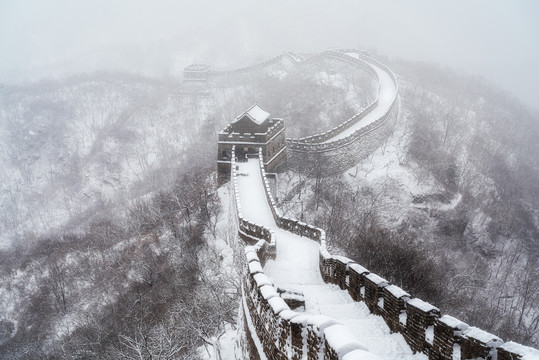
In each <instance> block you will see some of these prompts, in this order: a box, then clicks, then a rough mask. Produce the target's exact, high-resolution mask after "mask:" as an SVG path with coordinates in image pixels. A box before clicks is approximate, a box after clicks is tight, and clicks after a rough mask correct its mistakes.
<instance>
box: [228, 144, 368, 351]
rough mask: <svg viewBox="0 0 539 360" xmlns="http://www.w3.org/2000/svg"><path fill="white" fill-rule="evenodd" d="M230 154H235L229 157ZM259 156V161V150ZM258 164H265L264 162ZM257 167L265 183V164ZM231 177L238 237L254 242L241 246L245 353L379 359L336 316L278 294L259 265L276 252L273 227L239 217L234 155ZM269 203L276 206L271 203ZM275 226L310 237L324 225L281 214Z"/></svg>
mask: <svg viewBox="0 0 539 360" xmlns="http://www.w3.org/2000/svg"><path fill="white" fill-rule="evenodd" d="M233 152H234V149H233ZM234 155H235V154H234V153H233V154H232V158H233V159H234ZM259 156H260V158H261V160H262V154H261V153H260V155H259ZM260 164H263V161H261V162H260ZM260 171H261V172H262V174H263V176H264V177H263V178H264V180H265V184H266V188H268V186H269V185H268V182H267V179H266V177H265V172H264V166H263V165H261V167H260ZM231 180H232V187H233V191H232V192H231V194H232V196H233V199H232V202H233V204H234V205H235V208H236V213H237V218H238V223H239V236H240V237H241V238H242V239H243V240H244V241H245V242H247V243H248V244H252V245H248V246H246V247H245V248H244V269H243V278H242V315H243V318H244V320H245V321H244V322H245V325H244V328H245V332H246V334H247V336H246V337H247V341H246V344H244V346H243V351H244V354H243V356H244V358H251V359H252V358H259V359H264V358H267V359H283V360H284V359H298V360H299V359H305V358H306V359H328V360H339V359H346V360H359V359H366V360H369V359H372V360H374V359H378V357H377V356H375V355H373V354H372V353H370V352H368V351H367V350H366V348H365V347H364V346H363V345H361V344H360V343H359V342H358V341H357V340H355V338H354V337H353V336H352V335H351V334H350V333H349V331H348V329H347V328H346V327H344V326H343V325H341V324H339V323H338V322H337V321H336V320H334V319H332V318H329V317H327V316H322V315H314V314H308V313H301V312H296V311H292V310H291V309H290V307H289V306H288V305H287V303H286V302H285V300H283V299H282V298H281V297H280V296H279V294H278V292H277V290H276V289H275V287H274V286H273V284H272V283H271V281H270V280H269V279H268V277H267V276H266V275H264V270H263V269H262V267H263V265H264V263H265V261H266V260H267V259H269V258H272V257H274V256H275V236H274V234H273V233H272V232H271V230H269V229H267V228H265V227H263V226H260V225H257V224H254V223H250V222H249V221H247V220H245V219H244V218H243V212H242V209H241V203H240V201H239V192H238V183H237V174H236V164H235V160H233V162H232V174H231ZM272 208H273V211H276V210H275V207H272ZM279 226H280V227H284V228H287V229H290V230H291V231H293V232H296V233H298V234H299V233H301V234H303V235H305V236H309V237H310V238H317V239H319V240H323V238H324V231H323V230H321V229H318V228H315V227H312V226H309V225H307V224H303V223H298V222H296V221H294V220H291V219H286V218H282V217H281V222H280V223H279Z"/></svg>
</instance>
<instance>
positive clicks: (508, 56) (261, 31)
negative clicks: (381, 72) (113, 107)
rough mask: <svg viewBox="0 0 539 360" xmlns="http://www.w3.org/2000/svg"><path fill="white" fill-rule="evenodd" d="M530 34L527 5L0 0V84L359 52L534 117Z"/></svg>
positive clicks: (531, 8)
mask: <svg viewBox="0 0 539 360" xmlns="http://www.w3.org/2000/svg"><path fill="white" fill-rule="evenodd" d="M538 35H539V2H538V1H534V0H528V1H525V0H518V1H500V0H490V1H488V0H477V1H475V0H471V1H429V0H410V1H387V0H378V1H372V0H370V1H363V0H361V1H360V0H354V1H353V0H340V1H330V0H324V1H322V0H301V1H284V0H271V1H270V0H267V1H262V0H236V1H230V0H199V1H172V0H159V1H142V0H92V1H76V0H0V49H1V56H0V82H13V81H29V80H30V81H32V80H38V79H39V78H41V77H46V76H59V75H60V76H63V75H68V74H70V73H76V72H82V71H93V70H96V69H101V68H110V69H116V70H118V69H122V70H127V71H135V72H140V73H144V74H147V75H152V76H153V75H167V74H175V73H177V72H178V69H180V68H181V67H182V66H183V65H184V63H185V62H186V61H188V60H195V59H196V57H197V56H198V55H197V54H199V53H203V52H204V51H205V52H206V53H209V52H208V51H209V50H215V49H221V50H222V49H227V48H229V49H231V51H236V52H252V53H254V54H265V55H276V54H278V53H280V52H281V51H283V50H293V51H302V50H303V51H309V50H310V51H313V50H314V51H316V50H321V49H324V48H326V47H335V46H337V47H363V48H367V49H373V48H375V49H376V50H377V51H378V52H379V53H381V54H385V55H389V56H394V57H400V58H405V59H411V60H422V61H432V62H436V63H440V64H444V65H448V66H451V67H453V68H456V69H457V70H463V71H465V72H467V73H470V74H479V75H482V76H484V77H486V78H487V79H489V80H491V81H492V82H493V83H495V84H497V85H499V86H501V87H502V88H504V89H506V90H508V91H510V92H512V93H513V94H514V95H516V96H517V97H519V98H521V99H522V100H523V101H524V102H525V103H527V104H528V105H531V106H533V107H535V108H539V105H537V103H536V100H535V98H536V96H537V95H539V70H537V69H536V68H535V67H536V65H537V64H539V46H538V44H539V41H538V40H537V37H538ZM183 52H185V53H183ZM189 56H191V57H192V59H187V58H188V57H189ZM218 58H219V56H215V57H214V58H213V59H207V58H206V59H203V60H210V63H212V64H214V65H215V64H219V63H220V61H219V59H218ZM211 60H214V61H211Z"/></svg>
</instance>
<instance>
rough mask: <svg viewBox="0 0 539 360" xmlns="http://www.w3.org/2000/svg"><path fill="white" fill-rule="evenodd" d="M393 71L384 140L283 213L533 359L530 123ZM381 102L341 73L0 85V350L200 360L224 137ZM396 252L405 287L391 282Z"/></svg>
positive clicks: (220, 237)
mask: <svg viewBox="0 0 539 360" xmlns="http://www.w3.org/2000/svg"><path fill="white" fill-rule="evenodd" d="M391 65H392V67H393V68H394V70H395V72H396V73H397V74H398V75H400V80H401V89H402V90H401V100H400V114H401V116H400V118H399V121H398V123H397V125H396V128H395V131H394V133H393V134H392V136H391V137H390V138H389V139H388V140H387V142H386V143H384V144H382V145H381V147H380V148H379V149H378V150H377V151H376V152H375V153H373V155H372V156H371V157H369V158H367V159H366V160H364V161H361V162H360V163H358V165H357V166H356V167H354V168H352V169H350V170H348V171H347V172H346V173H345V174H343V175H335V176H331V177H328V178H324V179H322V181H321V182H320V183H318V184H317V181H316V179H309V178H308V177H306V176H305V175H304V174H295V173H292V172H287V173H284V174H281V175H279V177H278V186H279V191H280V194H279V195H280V196H279V198H280V199H286V200H288V202H287V203H284V202H283V203H282V206H283V208H284V210H285V211H287V212H289V213H295V214H296V215H297V217H300V216H304V217H305V218H306V219H309V220H312V221H313V222H314V223H316V224H319V225H320V226H322V227H323V228H325V229H327V231H328V236H329V239H330V243H331V244H332V245H333V246H334V248H335V249H336V250H337V251H341V252H342V253H345V254H347V255H349V256H351V257H353V258H356V259H357V260H358V261H360V262H361V261H365V262H369V263H368V264H367V263H366V264H365V265H366V266H369V267H372V268H373V270H376V271H378V272H379V273H380V274H382V275H383V276H386V277H387V278H388V279H390V280H392V281H393V282H394V283H397V284H402V286H403V287H404V288H406V289H407V290H409V291H413V292H414V295H416V296H421V297H423V298H425V300H429V301H432V302H433V303H436V304H437V305H438V306H440V307H442V308H443V309H444V310H447V311H448V312H450V313H452V314H454V315H455V316H458V317H461V318H462V319H463V320H466V321H468V322H470V323H471V324H476V325H478V326H481V327H482V328H484V329H486V330H490V331H492V332H495V333H497V334H498V335H500V336H502V337H504V338H508V339H515V340H517V341H519V342H522V343H527V344H532V345H535V346H537V344H538V341H539V340H538V339H537V338H536V334H537V328H538V326H539V314H538V313H537V309H538V308H539V306H538V301H539V299H538V296H539V294H538V293H537V289H538V288H539V286H538V284H537V274H538V264H537V261H536V259H537V254H538V253H539V249H538V246H537V241H536V239H537V238H538V224H539V221H538V213H537V211H538V209H539V204H538V201H539V200H538V199H539V196H537V195H539V185H537V181H536V180H537V178H539V163H538V162H539V146H538V144H537V141H536V140H537V139H538V138H539V136H538V135H539V124H538V121H537V117H536V116H534V115H532V114H530V113H528V112H527V110H526V109H524V108H523V107H522V106H521V105H519V104H518V102H516V101H515V100H513V99H511V98H509V97H507V96H506V95H504V94H503V93H502V92H500V91H498V90H496V89H493V88H492V87H490V86H489V85H488V84H486V83H485V82H484V81H482V80H479V79H475V78H470V77H466V76H461V75H458V74H455V73H453V72H451V71H447V70H444V69H440V68H438V67H435V66H431V65H426V64H418V63H409V62H403V61H394V63H393V64H391ZM374 88H375V87H374V86H373V84H372V83H371V82H370V81H369V80H368V77H366V76H361V75H360V76H352V75H351V74H350V73H349V72H347V70H346V69H345V68H334V69H331V71H325V70H319V71H315V72H310V73H307V72H302V71H294V70H293V69H290V68H287V67H286V66H284V67H282V68H272V69H270V70H268V71H261V72H259V73H257V74H255V75H254V76H252V77H251V78H250V79H249V82H248V83H235V84H231V85H229V86H223V87H219V88H214V89H211V90H209V91H205V92H203V93H197V94H192V93H189V92H185V91H182V89H181V86H180V84H179V83H178V82H177V81H175V80H173V79H167V80H156V79H149V78H144V77H139V76H133V75H128V74H120V73H93V74H86V75H80V76H76V77H71V78H68V79H65V80H58V81H44V82H41V83H36V84H32V85H28V86H24V87H14V86H3V87H1V88H0V147H1V151H0V154H2V155H1V156H2V159H1V164H2V167H3V169H5V171H3V172H2V174H0V176H1V178H0V180H1V182H0V183H2V189H1V190H2V191H1V199H0V206H1V207H2V211H1V215H0V233H1V234H2V237H1V239H2V242H1V244H2V252H1V253H0V256H1V257H2V262H1V263H2V267H1V274H2V275H1V276H2V277H1V284H2V285H1V288H0V304H2V308H3V309H5V310H3V312H2V314H1V315H0V354H1V355H2V356H3V357H5V358H10V357H11V358H29V359H30V358H36V357H37V356H45V355H46V356H51V357H55V356H56V357H58V358H71V356H72V355H73V354H76V355H77V356H78V357H80V358H84V357H85V356H90V357H95V356H98V357H100V358H118V356H120V354H123V355H122V356H124V355H125V356H128V355H133V354H136V353H137V351H142V350H141V349H144V350H143V351H147V352H149V353H154V352H159V351H165V350H166V351H167V352H168V353H169V354H171V356H176V357H177V358H189V359H193V358H196V357H197V356H199V355H200V349H203V348H204V346H206V347H218V344H217V343H216V341H215V340H216V337H218V336H220V335H223V334H224V330H225V328H226V327H227V326H230V324H234V322H235V319H234V312H235V310H236V309H235V307H236V300H237V294H238V284H237V280H235V279H236V277H235V274H234V271H233V270H234V267H233V266H232V263H230V262H231V261H232V259H233V256H232V254H231V253H232V250H231V249H230V248H229V247H228V244H227V239H228V238H227V235H226V234H227V233H228V232H229V231H228V228H227V226H228V225H227V220H228V219H227V216H226V213H227V203H226V202H227V201H228V199H227V196H226V194H225V189H223V188H221V189H219V190H218V189H217V186H216V183H215V172H214V170H215V169H214V168H215V166H214V161H215V154H216V138H217V137H216V133H217V131H218V130H219V129H221V128H222V127H223V126H224V124H226V123H227V122H229V121H230V120H231V119H233V118H234V116H236V115H238V114H239V113H241V112H242V111H243V110H245V109H246V108H247V107H249V106H250V105H252V103H254V102H258V103H259V104H260V105H261V106H262V107H264V108H265V109H267V110H268V111H269V112H271V114H272V116H276V117H282V118H284V119H285V121H286V126H287V135H288V136H306V135H310V134H312V133H313V132H319V131H324V130H327V129H329V128H331V127H333V126H335V125H337V124H339V123H340V122H342V121H343V120H345V119H347V118H348V117H350V116H351V115H352V114H354V113H355V112H357V110H358V108H360V107H361V106H364V105H366V104H368V103H369V100H371V99H372V93H373V91H374ZM313 130H316V131H313ZM218 195H220V196H218ZM300 204H301V206H300ZM302 211H303V213H302ZM358 219H359V220H360V221H358ZM367 239H369V240H370V241H371V242H370V243H369V242H366V240H367ZM399 242H400V243H399ZM392 244H397V245H396V246H390V245H392ZM384 248H385V250H387V252H385V253H384V252H380V251H378V250H379V249H384ZM365 249H368V250H369V251H365ZM378 253H380V254H382V258H376V257H375V256H374V255H375V254H378ZM389 254H390V255H392V256H394V257H395V259H405V260H406V259H407V260H408V261H403V262H402V263H403V264H402V268H400V270H404V271H400V273H399V272H395V269H393V270H392V269H389V268H388V267H384V266H383V265H384V262H383V261H382V260H383V256H385V255H389ZM366 255H371V256H370V257H368V256H366ZM362 256H363V258H362ZM376 263H377V264H378V266H380V270H378V269H376V266H377V265H376ZM225 265H226V266H225ZM419 265H421V266H419ZM225 268H226V269H227V271H225V272H223V271H222V269H225ZM384 271H388V273H384ZM390 271H394V272H393V273H391V272H390ZM405 271H406V272H405ZM217 274H219V276H217ZM403 274H407V276H408V278H406V277H405V276H403ZM399 276H400V277H399ZM409 284H415V285H416V286H415V288H409V287H408V285H409ZM186 294H189V296H186ZM222 299H226V301H222ZM206 314H212V316H210V317H208V316H206ZM485 314H489V316H488V317H486V316H485ZM492 314H495V316H492ZM492 318H494V319H495V321H491V320H492ZM171 319H174V321H172V320H171ZM215 319H217V320H215ZM164 334H165V335H166V336H165V335H164ZM141 339H151V341H148V342H147V343H146V344H145V345H144V346H143V345H142V344H143V343H144V341H142V340H141ZM164 349H165V350H164Z"/></svg>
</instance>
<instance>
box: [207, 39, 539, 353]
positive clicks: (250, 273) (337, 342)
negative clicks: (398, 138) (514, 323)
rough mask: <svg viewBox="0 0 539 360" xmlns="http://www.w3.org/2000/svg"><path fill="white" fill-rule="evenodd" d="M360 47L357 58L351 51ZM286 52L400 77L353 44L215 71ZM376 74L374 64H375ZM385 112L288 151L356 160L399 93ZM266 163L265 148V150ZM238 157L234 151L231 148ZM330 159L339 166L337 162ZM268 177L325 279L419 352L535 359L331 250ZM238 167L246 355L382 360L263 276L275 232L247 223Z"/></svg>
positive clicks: (286, 224) (346, 163)
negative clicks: (312, 244)
mask: <svg viewBox="0 0 539 360" xmlns="http://www.w3.org/2000/svg"><path fill="white" fill-rule="evenodd" d="M351 52H354V53H356V54H358V58H357V59H356V58H353V57H351V56H349V55H347V53H351ZM283 57H287V58H289V59H291V60H292V62H293V63H295V64H297V65H306V64H310V63H314V62H317V61H322V60H324V59H337V60H338V61H345V62H347V63H350V64H353V65H356V66H360V67H362V68H363V69H365V68H367V71H369V68H370V69H371V70H372V67H369V65H368V62H371V63H374V64H375V65H376V66H378V67H380V68H382V69H384V71H386V72H387V73H388V74H390V76H391V79H392V81H393V83H394V84H395V87H396V89H397V94H398V82H397V80H396V77H395V75H394V74H393V73H392V72H391V70H390V69H389V68H387V67H386V66H385V65H383V64H381V63H380V62H378V61H376V60H375V59H372V58H370V57H368V56H367V55H365V54H363V53H359V52H358V51H357V50H354V49H342V50H339V51H335V50H327V51H324V52H322V53H320V54H317V55H315V56H312V57H310V58H308V59H306V60H305V59H303V58H302V57H301V56H299V55H296V54H294V53H285V54H283V55H279V56H277V57H274V58H272V59H269V60H267V61H265V62H263V63H260V64H255V65H252V66H248V67H244V68H240V69H235V70H229V71H213V72H212V76H226V75H236V74H245V73H249V72H250V71H255V70H259V69H262V68H264V67H267V66H270V65H272V64H275V63H277V62H279V61H281V60H282V59H283ZM369 73H371V74H372V75H373V76H375V77H377V74H376V72H375V71H374V70H372V71H369ZM397 94H396V95H395V98H394V99H393V101H392V102H391V104H390V106H389V107H388V108H387V109H385V111H384V112H383V114H382V115H381V116H380V117H379V118H377V119H376V121H374V122H372V123H371V124H370V125H368V126H366V127H362V128H360V129H358V130H357V131H355V132H354V133H352V134H350V135H349V136H346V137H342V138H340V139H338V140H335V141H331V139H332V138H333V137H335V136H337V135H339V134H342V133H343V132H344V131H346V130H348V129H349V128H350V127H352V126H353V125H355V124H357V123H358V122H359V121H361V119H363V118H365V117H366V116H367V115H369V114H370V113H371V112H372V111H373V110H374V109H375V108H376V107H377V106H378V105H379V103H378V98H376V99H375V100H374V101H373V102H372V103H371V104H369V105H368V106H367V107H366V108H365V109H363V110H362V111H361V112H360V113H359V114H356V115H355V116H354V117H352V118H351V119H348V120H347V121H345V122H344V123H342V124H341V125H339V126H337V127H335V128H333V129H331V130H329V131H327V132H324V133H321V134H317V135H312V136H308V137H304V138H299V139H287V146H288V153H289V156H291V157H292V158H294V157H295V158H296V160H298V161H305V159H306V158H308V157H309V156H311V157H312V156H313V154H314V155H318V156H323V157H324V158H327V159H331V161H330V162H328V163H326V165H327V167H328V171H331V172H334V171H343V170H346V169H347V168H349V167H351V166H353V165H354V164H355V163H357V161H358V160H360V159H362V158H364V157H366V156H367V155H368V154H369V153H370V152H372V151H373V150H374V149H376V148H377V147H378V146H379V145H380V143H381V141H383V140H384V139H385V138H386V137H387V135H388V134H389V132H390V131H391V123H392V120H393V119H394V118H395V116H396V111H394V110H395V107H396V104H397V97H398V95H397ZM259 157H260V163H261V164H263V159H262V154H259ZM232 159H234V153H233V154H232ZM331 163H332V164H333V165H331ZM260 171H261V173H262V178H263V181H264V183H265V190H266V200H267V201H268V203H269V204H270V205H271V211H272V213H273V216H274V218H275V221H276V223H277V225H278V226H279V227H280V228H282V229H285V230H288V231H290V232H292V233H294V234H297V235H301V236H304V237H307V238H310V239H312V240H313V241H317V242H318V243H319V244H320V250H319V269H320V273H321V275H322V278H323V279H324V281H325V282H326V283H332V284H336V285H338V286H339V287H340V288H341V289H343V290H347V291H348V293H349V294H350V296H351V297H352V298H353V299H354V300H355V301H363V302H364V303H365V304H366V306H367V307H368V308H369V310H370V311H371V312H372V313H373V314H376V315H379V316H382V317H383V319H384V320H385V322H386V323H387V325H388V327H389V328H390V329H391V331H392V332H398V333H401V334H402V335H403V336H404V338H405V339H406V341H407V342H408V344H409V345H410V347H411V349H412V350H413V351H414V352H422V353H425V354H427V355H428V357H429V359H457V358H458V359H472V358H485V359H496V358H497V359H499V360H509V359H523V360H525V359H532V358H533V359H535V358H538V357H539V352H538V351H537V350H536V349H533V348H530V347H526V346H522V345H520V344H516V343H513V342H507V343H504V342H503V341H502V340H501V339H500V338H499V337H497V336H495V335H492V334H489V333H487V332H485V331H483V330H481V329H478V328H475V327H473V326H469V325H467V324H465V323H463V322H462V321H460V320H458V319H455V318H453V317H451V316H449V315H443V316H442V314H441V312H440V310H439V309H438V308H436V307H435V306H433V305H431V304H428V303H426V302H424V301H422V300H420V299H417V298H413V297H412V296H411V295H410V294H408V293H407V292H406V291H404V290H402V289H401V288H399V287H398V286H396V285H393V284H390V283H389V282H388V281H386V280H385V279H383V278H382V277H380V276H378V275H377V274H374V273H371V272H370V271H369V270H367V269H365V268H364V267H362V266H361V265H359V264H356V263H355V262H354V261H353V260H351V259H348V258H346V257H342V256H337V255H332V254H330V253H329V251H328V250H327V246H326V240H325V232H324V230H322V229H320V228H317V227H314V226H311V225H309V224H306V223H303V222H301V221H298V220H295V219H291V218H287V217H284V216H282V214H281V213H280V211H279V210H278V209H277V207H276V203H275V201H274V199H273V196H272V195H271V192H270V190H269V184H268V181H267V178H266V174H265V171H264V168H263V165H262V166H261V169H260ZM236 175H237V174H236V166H235V163H234V160H233V162H232V175H231V180H232V184H233V192H232V196H233V197H234V199H233V204H234V205H235V208H236V215H237V222H238V225H239V228H238V234H239V236H240V238H242V239H243V240H244V241H245V242H246V243H247V244H250V245H249V246H246V247H245V249H244V257H243V260H244V272H243V278H242V291H243V297H242V314H243V316H244V320H245V324H246V325H245V331H246V333H247V334H248V336H247V338H248V341H247V345H246V347H245V351H246V353H245V354H244V355H245V357H247V356H248V357H250V358H262V359H263V358H269V359H303V358H308V359H345V360H353V359H376V358H377V357H376V356H375V355H373V354H372V353H369V352H367V351H365V349H364V348H363V346H362V345H361V344H359V343H358V342H357V341H356V340H355V339H354V337H353V336H351V334H350V333H349V332H348V330H347V328H345V327H343V326H342V325H339V324H338V323H337V322H336V321H335V320H334V319H331V318H328V317H325V316H317V315H312V314H306V313H299V312H296V311H292V310H290V308H289V306H288V305H287V304H286V302H285V301H284V300H283V299H282V298H281V297H280V296H279V294H278V293H277V291H276V290H275V288H274V286H273V285H272V284H271V282H270V280H269V279H268V278H267V277H266V276H265V275H264V271H263V268H262V267H263V265H264V263H265V261H266V260H267V259H269V258H275V245H276V239H275V234H274V233H273V232H272V231H271V230H270V229H268V228H266V227H264V226H261V225H258V224H255V223H252V222H249V221H247V220H246V219H245V218H244V217H243V212H242V209H241V203H240V201H239V193H238V188H237V186H238V184H237V179H236Z"/></svg>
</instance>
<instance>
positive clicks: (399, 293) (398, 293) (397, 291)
mask: <svg viewBox="0 0 539 360" xmlns="http://www.w3.org/2000/svg"><path fill="white" fill-rule="evenodd" d="M386 290H387V291H389V293H391V295H393V296H394V297H396V298H397V299H400V298H402V297H411V295H410V294H408V293H407V292H406V291H404V290H402V289H401V288H400V287H398V286H396V285H389V286H386Z"/></svg>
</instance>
